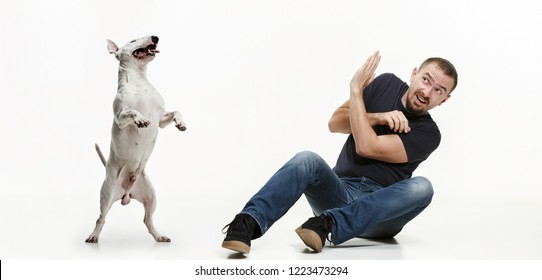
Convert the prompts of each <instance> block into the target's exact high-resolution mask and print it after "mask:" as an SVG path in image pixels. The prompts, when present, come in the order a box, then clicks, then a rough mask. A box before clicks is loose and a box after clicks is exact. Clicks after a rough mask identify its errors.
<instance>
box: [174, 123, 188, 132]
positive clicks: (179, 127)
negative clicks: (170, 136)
mask: <svg viewBox="0 0 542 280" xmlns="http://www.w3.org/2000/svg"><path fill="white" fill-rule="evenodd" d="M175 127H176V128H177V129H178V130H180V131H185V130H186V125H185V124H184V123H180V124H176V125H175Z"/></svg>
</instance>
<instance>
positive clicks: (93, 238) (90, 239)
mask: <svg viewBox="0 0 542 280" xmlns="http://www.w3.org/2000/svg"><path fill="white" fill-rule="evenodd" d="M85 242H86V243H98V236H92V235H91V236H89V237H88V238H87V239H86V240H85Z"/></svg>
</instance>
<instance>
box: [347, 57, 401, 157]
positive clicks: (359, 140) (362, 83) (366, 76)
mask: <svg viewBox="0 0 542 280" xmlns="http://www.w3.org/2000/svg"><path fill="white" fill-rule="evenodd" d="M379 61H380V54H379V53H378V52H375V53H374V54H373V55H372V56H370V57H369V58H368V59H367V61H366V62H365V64H363V66H362V67H361V68H360V69H359V70H358V71H357V72H356V74H355V75H354V77H353V78H352V81H351V82H350V100H349V102H348V106H349V109H348V110H349V119H350V130H351V132H352V135H353V137H354V141H355V143H356V153H357V154H359V155H360V156H363V157H367V158H371V159H376V160H380V161H385V162H390V163H404V162H407V161H408V156H407V153H406V150H405V147H404V145H403V142H402V141H401V139H400V138H399V135H397V134H388V135H380V136H379V135H377V134H376V133H375V131H374V130H373V127H372V126H373V125H372V124H371V121H370V118H369V116H368V114H367V111H366V109H365V102H364V101H363V91H364V90H365V88H366V87H367V85H368V84H370V83H371V82H372V81H373V80H374V76H375V74H374V73H375V70H376V67H377V66H378V63H379Z"/></svg>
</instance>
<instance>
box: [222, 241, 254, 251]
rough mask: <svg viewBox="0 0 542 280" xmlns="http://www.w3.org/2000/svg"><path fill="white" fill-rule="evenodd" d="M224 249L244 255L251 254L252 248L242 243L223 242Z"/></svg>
mask: <svg viewBox="0 0 542 280" xmlns="http://www.w3.org/2000/svg"><path fill="white" fill-rule="evenodd" d="M222 248H226V249H230V250H232V251H236V252H239V253H243V254H248V253H250V247H249V246H248V245H247V244H245V243H243V242H241V241H235V240H230V241H223V242H222Z"/></svg>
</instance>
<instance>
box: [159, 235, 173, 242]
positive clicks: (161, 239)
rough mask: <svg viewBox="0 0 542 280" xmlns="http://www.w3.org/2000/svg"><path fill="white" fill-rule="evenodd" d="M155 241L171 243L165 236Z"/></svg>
mask: <svg viewBox="0 0 542 280" xmlns="http://www.w3.org/2000/svg"><path fill="white" fill-rule="evenodd" d="M156 241H157V242H171V239H169V237H167V236H159V237H158V238H156Z"/></svg>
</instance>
